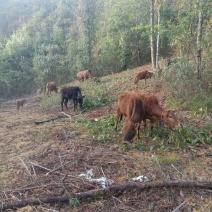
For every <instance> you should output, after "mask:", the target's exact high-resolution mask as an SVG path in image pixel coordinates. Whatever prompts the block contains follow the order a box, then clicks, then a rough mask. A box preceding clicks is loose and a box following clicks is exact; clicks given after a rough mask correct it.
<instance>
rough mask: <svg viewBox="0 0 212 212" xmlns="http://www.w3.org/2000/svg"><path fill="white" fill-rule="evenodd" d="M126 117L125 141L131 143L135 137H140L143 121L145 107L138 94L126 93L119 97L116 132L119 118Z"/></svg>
mask: <svg viewBox="0 0 212 212" xmlns="http://www.w3.org/2000/svg"><path fill="white" fill-rule="evenodd" d="M123 115H124V116H125V117H126V119H125V122H124V127H123V130H124V140H125V141H131V140H132V139H133V138H134V136H135V135H136V134H137V135H138V138H140V135H139V128H140V123H141V121H142V120H143V115H144V107H143V103H142V101H141V99H140V97H139V95H138V94H137V93H132V92H128V91H125V92H123V93H121V94H120V95H119V97H118V109H117V114H116V121H115V125H114V130H115V131H117V125H118V121H119V118H122V116H123Z"/></svg>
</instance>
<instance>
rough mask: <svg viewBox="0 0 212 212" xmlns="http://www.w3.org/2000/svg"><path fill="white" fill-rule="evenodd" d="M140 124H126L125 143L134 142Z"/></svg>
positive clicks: (129, 122)
mask: <svg viewBox="0 0 212 212" xmlns="http://www.w3.org/2000/svg"><path fill="white" fill-rule="evenodd" d="M139 126H140V124H139V123H136V124H134V123H132V122H131V121H125V122H124V127H123V131H124V141H130V142H131V141H132V140H133V138H134V137H135V135H138V130H139Z"/></svg>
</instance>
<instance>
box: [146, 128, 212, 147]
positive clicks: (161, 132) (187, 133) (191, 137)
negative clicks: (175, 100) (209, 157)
mask: <svg viewBox="0 0 212 212" xmlns="http://www.w3.org/2000/svg"><path fill="white" fill-rule="evenodd" d="M210 129H211V126H207V127H205V128H203V129H200V130H197V129H194V128H191V127H181V128H179V130H178V131H172V130H171V129H161V127H159V126H155V127H154V129H153V130H151V131H145V134H146V135H148V136H149V137H150V138H152V139H153V141H156V142H157V144H156V145H153V146H151V148H150V150H151V151H154V150H156V149H158V148H162V149H165V150H173V149H181V148H182V149H188V147H192V146H195V145H196V144H197V143H207V144H212V135H211V132H210Z"/></svg>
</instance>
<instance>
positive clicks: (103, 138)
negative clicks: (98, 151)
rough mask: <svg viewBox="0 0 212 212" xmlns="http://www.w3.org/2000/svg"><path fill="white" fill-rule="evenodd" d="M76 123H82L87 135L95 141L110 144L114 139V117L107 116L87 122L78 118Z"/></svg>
mask: <svg viewBox="0 0 212 212" xmlns="http://www.w3.org/2000/svg"><path fill="white" fill-rule="evenodd" d="M76 123H84V124H85V127H86V128H87V129H88V131H89V133H91V134H92V135H93V136H94V139H95V140H96V141H100V142H110V141H111V139H112V138H114V137H115V133H114V131H113V126H114V123H115V118H114V115H107V116H105V117H101V118H95V119H94V120H88V119H84V118H82V117H81V118H79V119H77V120H76Z"/></svg>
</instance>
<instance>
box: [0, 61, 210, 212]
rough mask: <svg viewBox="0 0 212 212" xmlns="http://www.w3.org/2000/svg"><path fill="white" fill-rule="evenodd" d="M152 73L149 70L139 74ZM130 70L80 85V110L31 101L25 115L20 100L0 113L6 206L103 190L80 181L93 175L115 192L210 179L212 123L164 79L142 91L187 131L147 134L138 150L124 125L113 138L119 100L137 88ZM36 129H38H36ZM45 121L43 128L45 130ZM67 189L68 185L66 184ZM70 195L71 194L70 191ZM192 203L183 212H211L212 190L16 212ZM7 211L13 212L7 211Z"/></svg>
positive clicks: (152, 192)
mask: <svg viewBox="0 0 212 212" xmlns="http://www.w3.org/2000/svg"><path fill="white" fill-rule="evenodd" d="M141 68H145V69H151V68H150V66H149V65H148V66H145V67H140V68H138V69H141ZM134 71H136V70H127V71H124V72H121V73H118V74H114V75H109V76H106V77H102V78H100V79H99V81H92V80H88V81H86V82H84V83H79V82H77V81H74V82H70V83H69V84H70V85H79V86H80V87H81V88H82V93H83V95H86V97H85V101H84V105H83V108H82V110H79V109H78V110H77V111H76V112H74V111H73V103H71V104H69V103H68V104H69V105H70V106H69V110H68V111H66V110H65V113H67V114H69V115H70V116H71V119H70V118H69V117H67V116H66V115H64V114H62V113H61V106H60V95H59V94H52V95H51V96H49V97H48V96H47V95H45V94H39V95H35V96H30V97H27V98H26V99H27V104H26V105H25V106H24V108H23V109H21V110H20V111H19V112H18V111H17V110H16V107H15V100H10V101H5V102H2V103H1V108H0V170H1V172H0V197H1V202H2V203H13V202H21V201H22V200H30V199H37V198H47V197H52V196H63V195H68V191H69V192H72V193H81V192H86V191H92V190H94V189H100V188H101V184H99V183H91V182H89V181H88V180H86V179H85V178H83V177H79V175H80V174H82V173H86V171H88V170H91V169H92V171H93V177H92V178H95V179H96V178H101V177H106V178H107V179H110V180H112V181H113V185H119V184H123V183H126V182H133V179H132V178H135V177H138V176H141V175H144V176H146V177H147V178H148V179H149V181H150V182H163V181H177V180H179V181H180V180H182V181H210V180H211V173H212V168H211V162H212V158H211V156H212V155H211V153H212V148H211V131H210V127H211V116H210V115H209V114H203V113H200V114H194V112H193V111H190V110H189V109H187V108H183V107H180V106H179V105H178V104H175V102H177V100H173V98H171V97H170V96H167V93H166V91H167V90H166V89H168V88H167V87H164V86H163V84H162V83H161V80H160V79H158V78H153V79H150V80H147V85H146V86H145V85H144V82H143V81H140V82H139V84H138V88H139V89H142V90H145V91H148V92H151V93H154V94H155V95H156V96H157V97H158V99H159V102H160V104H161V105H162V106H163V107H164V108H166V109H168V108H169V109H174V110H175V114H176V115H177V116H178V118H179V119H180V121H181V122H182V124H183V126H184V127H183V130H181V131H180V132H173V131H170V130H169V129H166V128H165V129H161V128H160V127H159V126H156V128H155V129H154V130H153V131H150V130H149V128H148V129H143V128H142V129H141V134H142V137H141V139H140V140H135V141H134V142H133V143H124V142H123V141H122V139H123V135H122V125H123V122H121V123H119V129H118V133H115V132H114V131H113V125H114V114H115V113H116V106H117V103H116V102H117V96H118V94H119V93H121V92H122V91H124V90H133V89H136V86H135V85H134V84H133V72H134ZM35 122H36V123H37V124H36V123H35ZM40 122H43V123H40ZM66 174H67V176H66V178H65V184H64V177H65V175H66ZM67 188H68V191H67ZM185 200H189V202H188V203H187V205H186V206H185V209H184V211H212V201H211V200H212V196H211V191H210V190H209V189H204V190H200V189H195V188H191V187H190V188H180V187H179V188H165V187H163V188H160V189H159V188H152V189H148V190H145V191H142V192H138V191H136V190H130V191H128V192H125V193H123V194H122V195H118V194H117V195H113V196H112V197H108V198H102V199H101V200H97V201H91V202H84V201H80V200H79V199H76V198H71V197H70V202H69V204H62V203H55V204H54V203H51V204H44V205H39V206H27V207H25V208H22V209H19V210H18V211H47V210H49V211H172V210H174V209H175V208H176V207H177V206H178V205H180V204H181V203H182V202H184V201H185ZM8 211H9V210H8Z"/></svg>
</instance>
